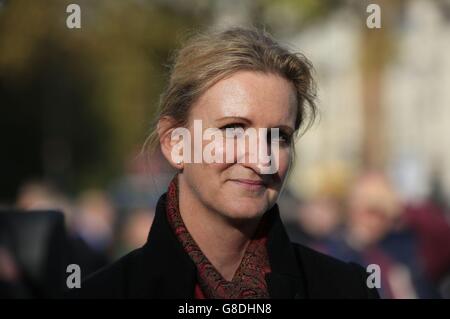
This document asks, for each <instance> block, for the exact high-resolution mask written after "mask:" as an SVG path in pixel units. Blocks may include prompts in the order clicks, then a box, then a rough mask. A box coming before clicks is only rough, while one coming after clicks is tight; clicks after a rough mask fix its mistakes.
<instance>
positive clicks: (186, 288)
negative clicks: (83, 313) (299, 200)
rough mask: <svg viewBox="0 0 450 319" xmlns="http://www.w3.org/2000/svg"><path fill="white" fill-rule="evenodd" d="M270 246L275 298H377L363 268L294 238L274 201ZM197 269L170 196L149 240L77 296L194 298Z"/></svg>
mask: <svg viewBox="0 0 450 319" xmlns="http://www.w3.org/2000/svg"><path fill="white" fill-rule="evenodd" d="M273 209H274V211H275V213H274V214H273V215H274V222H273V224H272V227H271V229H270V230H269V234H268V241H267V250H268V255H269V261H270V266H271V270H272V272H271V273H270V274H268V275H267V277H266V280H267V284H268V289H269V294H270V296H271V298H361V299H363V298H378V293H377V291H376V289H369V288H367V286H366V276H367V273H366V272H365V270H364V269H363V268H362V267H361V266H358V265H356V264H353V263H344V262H342V261H339V260H337V259H334V258H332V257H329V256H326V255H323V254H321V253H318V252H316V251H314V250H311V249H309V248H307V247H305V246H303V245H299V244H293V243H291V242H290V240H289V238H288V236H287V234H286V231H285V229H284V226H283V224H282V222H281V219H280V215H279V212H278V205H274V208H273ZM196 274H197V272H196V267H195V265H194V263H193V262H192V260H191V259H190V257H189V255H188V254H187V253H186V252H185V251H184V249H183V247H182V245H181V243H180V242H179V241H178V239H177V238H176V237H175V235H174V234H173V232H172V229H171V228H170V225H169V223H168V221H167V218H166V194H164V195H162V196H161V197H160V199H159V201H158V204H157V207H156V214H155V219H154V221H153V225H152V227H151V230H150V233H149V236H148V240H147V243H146V244H145V245H144V246H143V247H141V248H139V249H136V250H134V251H132V252H131V253H129V254H127V255H126V256H124V257H122V258H121V259H119V260H118V261H117V262H115V263H113V264H112V265H110V266H108V267H106V268H103V269H101V270H100V271H98V272H96V273H94V274H93V275H92V276H90V277H88V278H87V279H86V280H85V281H83V282H82V284H81V288H79V289H77V288H74V289H72V290H71V291H70V292H69V296H70V297H75V298H158V299H159V298H182V299H185V298H194V287H195V284H196Z"/></svg>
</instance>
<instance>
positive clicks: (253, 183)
mask: <svg viewBox="0 0 450 319" xmlns="http://www.w3.org/2000/svg"><path fill="white" fill-rule="evenodd" d="M231 181H232V182H234V183H235V184H237V185H239V186H241V187H243V188H245V189H247V190H251V191H259V190H262V189H264V188H265V187H266V184H265V183H264V182H263V181H261V180H253V179H242V178H238V179H231Z"/></svg>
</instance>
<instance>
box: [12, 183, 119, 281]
mask: <svg viewBox="0 0 450 319" xmlns="http://www.w3.org/2000/svg"><path fill="white" fill-rule="evenodd" d="M108 205H109V203H108V202H107V200H106V199H104V198H102V197H101V195H99V194H98V193H90V195H89V194H88V193H86V194H85V196H83V197H82V198H81V200H80V209H78V207H76V205H74V204H73V203H72V201H71V200H70V199H69V198H68V197H67V196H66V195H64V194H63V193H61V192H60V191H59V190H58V189H57V188H56V187H54V186H53V185H51V184H49V183H46V182H39V181H33V182H27V183H24V185H23V186H21V187H20V188H19V191H18V195H17V199H16V208H18V209H19V210H20V211H21V210H23V211H28V212H33V211H38V210H41V211H42V210H56V211H60V212H62V213H63V215H64V217H65V224H66V227H67V235H68V239H67V243H66V244H67V247H66V248H67V251H66V254H65V256H64V258H67V261H66V263H67V264H77V265H79V266H80V267H81V269H82V272H81V273H82V278H84V276H87V275H89V274H90V273H92V272H94V271H95V270H98V269H99V268H101V267H102V266H104V265H106V264H107V262H108V260H109V256H108V252H107V251H106V247H107V245H108V244H109V243H110V239H111V238H110V236H111V230H110V227H111V225H109V224H110V223H113V222H114V220H113V216H111V214H112V213H111V212H110V210H111V207H109V206H108ZM80 229H82V231H81V232H79V231H78V230H80Z"/></svg>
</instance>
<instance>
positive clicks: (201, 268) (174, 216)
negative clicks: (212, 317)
mask: <svg viewBox="0 0 450 319" xmlns="http://www.w3.org/2000/svg"><path fill="white" fill-rule="evenodd" d="M166 207H167V209H166V213H167V218H168V221H169V224H170V225H171V228H172V230H173V232H174V234H175V235H176V237H177V238H178V240H179V241H180V243H181V244H182V246H183V248H184V250H185V251H186V253H187V254H188V255H189V256H190V258H191V259H192V261H193V262H194V263H195V265H196V267H197V281H198V282H197V285H196V287H195V297H196V298H208V299H210V298H211V299H216V298H217V299H244V298H247V299H257V298H269V293H268V289H267V283H266V280H265V276H266V274H267V273H269V272H270V264H269V258H268V255H267V249H266V241H267V230H268V226H269V225H268V218H264V217H266V215H267V214H265V216H264V217H263V218H262V219H261V222H260V224H259V226H258V229H257V231H256V233H255V235H254V236H253V238H252V239H251V241H250V243H249V244H248V246H247V249H246V251H245V254H244V257H243V258H242V261H241V263H240V265H239V267H238V269H237V271H236V273H235V274H234V277H233V279H232V280H231V281H228V280H226V279H224V278H223V277H222V275H221V274H220V273H219V272H218V271H217V269H216V268H215V267H214V266H213V265H212V264H211V262H210V261H209V260H208V258H207V257H206V256H205V255H204V254H203V252H202V251H201V250H200V248H199V247H198V245H197V243H196V242H195V241H194V239H193V238H192V236H191V234H190V233H189V231H188V230H187V228H186V226H185V224H184V222H183V219H182V218H181V215H180V211H179V206H178V174H177V175H175V177H174V178H173V179H172V181H171V182H170V185H169V188H168V191H167V206H166Z"/></svg>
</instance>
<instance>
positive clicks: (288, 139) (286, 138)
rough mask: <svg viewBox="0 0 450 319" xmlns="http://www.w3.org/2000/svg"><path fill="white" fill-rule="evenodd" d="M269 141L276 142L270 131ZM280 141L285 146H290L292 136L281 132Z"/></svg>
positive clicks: (279, 134)
mask: <svg viewBox="0 0 450 319" xmlns="http://www.w3.org/2000/svg"><path fill="white" fill-rule="evenodd" d="M268 140H269V141H273V140H275V136H272V135H271V134H270V131H269V138H268ZM278 141H279V142H280V143H283V144H289V143H290V142H291V135H289V134H286V133H283V132H279V133H278Z"/></svg>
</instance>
